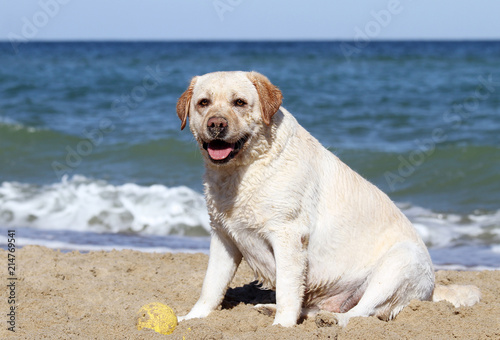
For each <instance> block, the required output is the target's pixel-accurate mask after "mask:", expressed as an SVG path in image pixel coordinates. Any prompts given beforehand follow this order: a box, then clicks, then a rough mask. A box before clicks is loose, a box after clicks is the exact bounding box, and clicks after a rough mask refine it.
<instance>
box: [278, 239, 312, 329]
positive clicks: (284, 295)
mask: <svg viewBox="0 0 500 340" xmlns="http://www.w3.org/2000/svg"><path fill="white" fill-rule="evenodd" d="M306 239H307V237H305V236H302V237H301V236H300V235H291V234H286V233H283V234H281V235H279V236H278V237H276V239H275V240H273V242H272V243H273V251H274V257H275V261H276V317H275V318H274V323H273V325H281V326H284V327H291V326H293V325H295V324H296V323H297V319H298V318H299V315H300V312H301V309H302V299H303V297H304V287H305V280H306V266H307V242H306V241H305V240H306Z"/></svg>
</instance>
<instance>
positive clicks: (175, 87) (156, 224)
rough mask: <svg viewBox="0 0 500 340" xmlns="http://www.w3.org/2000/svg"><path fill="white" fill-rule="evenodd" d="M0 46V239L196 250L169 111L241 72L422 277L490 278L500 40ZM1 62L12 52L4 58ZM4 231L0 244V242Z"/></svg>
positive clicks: (496, 249)
mask: <svg viewBox="0 0 500 340" xmlns="http://www.w3.org/2000/svg"><path fill="white" fill-rule="evenodd" d="M18 47H19V50H18V51H15V50H14V49H13V47H12V46H11V44H9V43H1V44H0V245H2V246H4V247H5V246H6V242H7V230H9V229H13V230H15V232H16V241H17V244H18V246H24V245H29V244H40V245H45V246H48V247H51V248H55V249H62V250H64V251H67V250H79V251H91V250H110V249H124V248H127V249H137V250H141V251H150V252H152V251H154V252H165V251H175V252H179V251H183V252H205V253H207V252H208V245H209V232H208V230H209V220H208V216H207V210H206V206H205V203H204V200H203V194H202V175H203V163H202V159H201V156H200V154H199V151H198V149H197V146H196V143H195V142H194V139H193V137H192V136H191V134H190V133H189V131H188V130H184V131H180V121H179V119H178V117H177V115H176V112H175V106H176V101H177V99H178V97H179V96H180V95H181V93H182V92H183V91H184V90H185V88H186V87H187V85H188V83H189V80H190V79H191V77H193V76H195V75H200V74H204V73H207V72H213V71H221V70H247V71H249V70H255V71H259V72H261V73H263V74H265V75H266V76H267V77H268V78H269V79H270V80H271V81H272V82H273V83H274V84H276V85H277V86H279V88H280V89H281V91H282V92H283V94H284V102H283V105H284V107H286V108H287V109H288V110H289V111H290V112H292V113H293V114H294V115H295V116H296V118H297V119H298V121H299V122H300V123H301V124H302V125H303V126H304V127H305V128H306V129H307V130H309V131H310V132H311V134H312V135H314V136H315V137H316V138H317V139H319V141H320V142H321V143H322V144H323V145H325V146H326V147H327V148H328V149H329V150H330V151H331V152H333V153H335V154H336V155H337V156H339V157H340V158H341V159H342V160H343V161H344V162H345V163H347V164H348V165H349V166H350V167H351V168H353V169H354V170H356V171H357V172H359V173H360V174H361V175H363V176H364V177H365V178H367V179H368V180H370V181H371V182H372V183H374V184H376V185H377V186H379V187H380V188H381V189H382V190H383V191H385V192H386V193H387V194H388V195H389V196H390V197H391V199H392V200H393V201H395V202H396V203H397V205H398V206H399V207H400V208H401V209H402V210H403V212H404V213H405V214H406V215H407V216H408V217H409V218H410V220H411V221H412V222H413V223H414V225H415V227H416V229H417V230H418V232H419V233H420V235H421V236H422V238H423V239H424V241H425V242H426V244H427V245H428V247H429V250H430V253H431V256H432V258H433V261H434V263H435V264H436V267H437V268H458V269H484V268H490V269H491V268H500V42H364V44H363V45H359V44H356V43H355V42H335V41H333V42H150V43H146V42H145V43H137V42H130V43H128V42H85V43H83V42H79V43H70V42H65V43H59V42H57V43H56V42H54V43H49V42H46V43H34V42H33V43H27V44H23V45H21V46H18ZM16 52H17V53H16ZM2 234H3V235H4V236H1V235H2Z"/></svg>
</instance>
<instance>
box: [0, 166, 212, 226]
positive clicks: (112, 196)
mask: <svg viewBox="0 0 500 340" xmlns="http://www.w3.org/2000/svg"><path fill="white" fill-rule="evenodd" d="M0 224H2V225H4V226H8V227H33V228H41V229H67V230H74V231H96V232H139V233H145V234H156V235H172V234H176V235H208V231H209V219H208V214H207V210H206V205H205V202H204V199H203V196H202V195H201V194H199V193H197V192H195V191H193V190H191V189H189V188H187V187H184V186H179V187H173V188H167V187H165V186H163V185H152V186H149V187H145V186H139V185H136V184H130V183H129V184H124V185H120V186H114V185H111V184H108V183H107V182H105V181H100V180H90V179H87V178H85V177H83V176H74V177H73V178H72V179H68V178H63V179H62V181H61V182H60V183H55V184H52V185H47V186H41V187H40V186H33V185H29V184H23V183H15V182H4V183H2V185H1V186H0Z"/></svg>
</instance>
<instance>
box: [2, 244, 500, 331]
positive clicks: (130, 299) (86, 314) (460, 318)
mask: <svg viewBox="0 0 500 340" xmlns="http://www.w3.org/2000/svg"><path fill="white" fill-rule="evenodd" d="M15 254H16V261H17V266H16V273H15V275H16V276H17V278H18V280H17V282H16V287H15V298H16V302H17V308H16V311H15V312H16V316H15V318H16V319H15V330H16V332H15V333H13V332H11V331H8V330H7V327H9V325H8V324H7V322H6V321H7V316H6V314H7V313H8V312H9V307H10V305H9V304H8V295H9V294H10V293H9V291H8V289H9V288H8V287H7V284H8V283H9V282H10V281H9V280H8V274H7V268H5V269H4V270H2V271H1V275H0V280H1V282H2V283H1V286H2V287H3V288H2V289H1V293H0V295H1V297H0V313H1V315H2V318H1V320H2V324H1V329H0V338H1V339H5V338H19V339H165V338H169V339H183V337H184V338H185V339H500V271H481V272H474V271H466V272H457V271H438V272H437V281H438V282H439V283H444V284H451V283H457V284H474V285H477V286H478V287H479V288H480V289H481V292H482V295H483V297H482V300H481V302H480V303H478V304H476V305H475V306H473V307H466V308H454V307H453V306H452V305H451V304H449V303H447V302H439V303H433V302H421V301H413V302H412V303H411V304H410V305H409V306H408V307H406V308H405V309H404V310H403V311H402V312H401V313H400V314H399V315H398V316H397V318H396V319H395V320H392V321H389V322H385V321H381V320H378V319H377V318H374V317H368V318H354V319H351V321H350V323H349V325H348V326H347V327H345V328H343V329H342V328H340V327H338V326H336V325H328V322H327V321H328V318H325V317H324V318H316V319H311V320H303V321H302V322H301V323H300V324H298V325H296V326H294V327H292V328H282V327H278V326H271V324H272V321H273V318H272V316H268V315H264V314H261V313H259V312H258V311H256V310H255V309H254V308H253V305H254V304H255V303H262V302H264V303H265V302H270V301H272V300H273V299H274V295H273V293H272V292H269V291H261V290H259V289H257V288H256V287H255V286H254V285H253V284H250V283H251V282H252V281H253V275H252V273H251V271H250V269H249V268H248V266H247V265H246V264H245V263H243V264H242V266H240V268H239V269H238V273H237V274H236V277H235V279H234V280H233V282H232V284H231V288H230V289H229V290H228V293H227V294H226V298H225V299H224V302H223V303H222V306H221V308H219V309H218V310H217V311H215V312H213V313H212V314H211V315H210V316H209V317H207V318H205V319H196V320H188V321H185V322H182V323H180V324H179V325H178V327H177V328H176V330H175V331H174V333H172V334H171V335H160V334H157V333H155V332H153V331H151V330H141V331H138V330H137V329H136V326H135V322H136V318H137V316H136V314H137V311H138V310H139V309H140V307H141V306H142V305H144V304H146V303H149V302H153V301H158V302H162V303H165V304H167V305H169V306H170V307H172V308H173V309H174V311H175V312H176V313H177V315H184V314H186V313H187V312H188V311H189V309H190V308H191V307H192V306H193V304H194V303H195V302H196V300H197V298H198V296H199V293H200V289H201V284H202V281H203V277H204V274H205V269H206V265H207V261H208V256H206V255H203V254H170V253H167V254H149V253H141V252H137V251H130V250H123V251H112V252H91V253H86V254H82V253H79V252H71V253H61V252H58V251H55V250H51V249H48V248H44V247H40V246H26V247H24V248H21V249H17V250H16V253H15ZM0 258H1V259H3V262H4V263H5V267H7V251H5V250H2V251H0ZM320 321H321V322H320ZM318 324H321V325H323V326H322V327H320V326H318ZM325 325H328V327H325Z"/></svg>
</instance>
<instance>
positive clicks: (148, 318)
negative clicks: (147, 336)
mask: <svg viewBox="0 0 500 340" xmlns="http://www.w3.org/2000/svg"><path fill="white" fill-rule="evenodd" d="M175 327H177V316H176V315H175V313H174V311H173V310H172V308H170V307H169V306H167V305H164V304H163V303H159V302H151V303H149V304H147V305H144V306H142V307H141V309H140V310H139V312H138V313H137V329H138V330H141V329H143V328H150V329H152V330H154V331H155V332H158V333H160V334H171V333H172V332H173V331H174V329H175Z"/></svg>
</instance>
